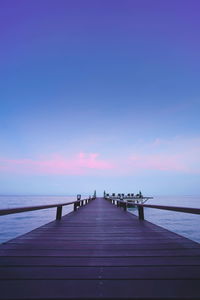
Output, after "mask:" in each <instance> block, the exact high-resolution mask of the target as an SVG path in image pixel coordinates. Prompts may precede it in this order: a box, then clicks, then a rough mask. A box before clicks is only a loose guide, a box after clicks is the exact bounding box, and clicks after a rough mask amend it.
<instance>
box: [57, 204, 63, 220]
mask: <svg viewBox="0 0 200 300" xmlns="http://www.w3.org/2000/svg"><path fill="white" fill-rule="evenodd" d="M61 218H62V206H57V211H56V220H60V219H61Z"/></svg>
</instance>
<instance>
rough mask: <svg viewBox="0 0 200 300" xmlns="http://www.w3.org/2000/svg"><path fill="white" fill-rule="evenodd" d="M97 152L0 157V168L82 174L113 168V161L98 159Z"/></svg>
mask: <svg viewBox="0 0 200 300" xmlns="http://www.w3.org/2000/svg"><path fill="white" fill-rule="evenodd" d="M99 156H100V155H99V154H98V153H79V154H77V155H75V156H74V157H70V158H65V157H63V156H61V155H59V154H54V155H52V156H51V157H49V158H46V159H44V158H43V159H42V160H41V159H35V160H34V159H5V158H4V159H0V170H2V171H5V172H15V173H25V174H26V173H27V174H57V175H58V174H63V175H64V174H66V175H82V174H88V173H91V171H98V170H109V169H113V168H114V165H113V163H111V162H109V161H107V160H102V159H99Z"/></svg>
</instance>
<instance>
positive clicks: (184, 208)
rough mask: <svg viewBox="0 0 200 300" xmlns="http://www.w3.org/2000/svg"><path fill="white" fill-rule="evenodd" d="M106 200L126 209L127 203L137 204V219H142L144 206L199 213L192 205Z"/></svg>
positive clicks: (198, 209) (199, 210)
mask: <svg viewBox="0 0 200 300" xmlns="http://www.w3.org/2000/svg"><path fill="white" fill-rule="evenodd" d="M107 200H110V201H111V203H113V204H115V202H117V206H118V207H123V208H124V210H125V211H126V210H127V205H129V206H130V205H131V206H137V207H138V214H139V219H140V220H144V207H149V208H156V209H163V210H171V211H177V212H184V213H190V214H197V215H199V214H200V208H193V207H181V206H165V205H154V204H153V205H152V204H139V203H130V202H128V203H127V202H126V201H123V200H120V199H114V200H113V199H112V198H107Z"/></svg>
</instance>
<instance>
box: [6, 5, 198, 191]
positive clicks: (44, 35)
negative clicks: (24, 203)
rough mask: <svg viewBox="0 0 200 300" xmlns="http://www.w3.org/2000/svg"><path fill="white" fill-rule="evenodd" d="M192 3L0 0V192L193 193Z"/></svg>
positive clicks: (194, 67)
mask: <svg viewBox="0 0 200 300" xmlns="http://www.w3.org/2000/svg"><path fill="white" fill-rule="evenodd" d="M199 32H200V2H199V0H187V1H186V0H168V1H162V0H123V1H121V0H120V1H119V0H101V1H100V0H84V1H82V0H28V1H27V0H18V1H16V0H0V41H1V45H0V194H23V195H25V194H39V195H42V194H47V195H51V194H53V195H54V194H55V195H73V194H77V193H85V194H91V193H92V192H93V191H94V190H95V189H96V190H97V194H99V195H101V194H102V193H103V191H104V190H106V191H107V192H116V193H118V192H121V193H122V192H124V193H131V192H135V193H137V192H138V191H139V190H141V191H142V192H143V194H144V195H147V196H151V195H200V184H199V179H200V120H199V113H200V34H199Z"/></svg>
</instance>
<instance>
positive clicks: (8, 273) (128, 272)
mask: <svg viewBox="0 0 200 300" xmlns="http://www.w3.org/2000/svg"><path fill="white" fill-rule="evenodd" d="M100 278H101V279H145V280H146V279H149V280H152V279H158V280H159V279H188V280H189V279H200V266H162V267H161V266H138V267H137V266H134V267H133V266H131V267H123V266H122V267H63V266H62V267H57V266H56V267H52V266H46V267H39V266H32V267H23V266H20V267H13V266H12V267H0V279H10V280H16V279H24V280H33V279H41V280H44V279H91V280H92V279H100Z"/></svg>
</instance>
